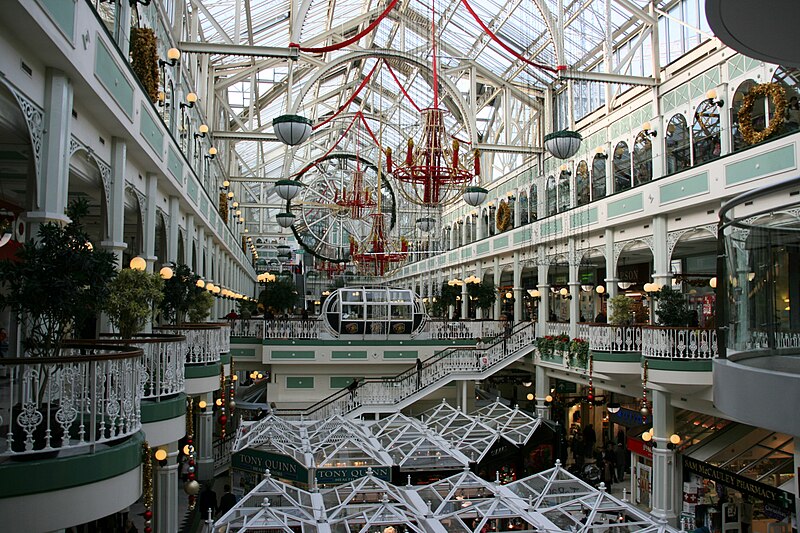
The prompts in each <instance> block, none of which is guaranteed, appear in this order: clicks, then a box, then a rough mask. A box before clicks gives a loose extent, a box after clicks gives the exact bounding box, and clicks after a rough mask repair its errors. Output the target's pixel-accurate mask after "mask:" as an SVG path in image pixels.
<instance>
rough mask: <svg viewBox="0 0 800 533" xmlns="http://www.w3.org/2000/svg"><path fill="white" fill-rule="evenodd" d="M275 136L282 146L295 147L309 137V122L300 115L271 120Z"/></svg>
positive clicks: (282, 116)
mask: <svg viewBox="0 0 800 533" xmlns="http://www.w3.org/2000/svg"><path fill="white" fill-rule="evenodd" d="M272 127H273V129H274V130H275V136H276V137H277V138H278V140H279V141H280V142H282V143H283V144H288V145H289V146H295V145H297V144H300V143H302V142H305V141H306V139H308V138H309V137H310V136H311V120H310V119H307V118H306V117H303V116H300V115H281V116H279V117H276V118H274V119H272Z"/></svg>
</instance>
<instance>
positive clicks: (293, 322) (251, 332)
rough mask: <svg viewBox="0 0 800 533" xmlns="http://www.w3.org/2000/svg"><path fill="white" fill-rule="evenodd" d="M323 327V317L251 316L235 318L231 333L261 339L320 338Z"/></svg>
mask: <svg viewBox="0 0 800 533" xmlns="http://www.w3.org/2000/svg"><path fill="white" fill-rule="evenodd" d="M321 329H322V319H319V318H313V319H308V320H303V319H300V318H296V319H295V318H287V319H283V318H281V319H269V320H265V319H263V318H250V319H236V320H234V321H233V322H232V324H231V335H233V336H238V337H256V338H259V339H318V338H319V334H320V331H321Z"/></svg>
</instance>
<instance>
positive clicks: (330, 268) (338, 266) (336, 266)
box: [314, 261, 347, 279]
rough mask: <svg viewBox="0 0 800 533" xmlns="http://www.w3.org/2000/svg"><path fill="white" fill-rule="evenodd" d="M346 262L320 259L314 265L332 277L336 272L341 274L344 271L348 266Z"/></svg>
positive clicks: (319, 270)
mask: <svg viewBox="0 0 800 533" xmlns="http://www.w3.org/2000/svg"><path fill="white" fill-rule="evenodd" d="M346 266H347V265H346V263H334V262H333V261H319V262H317V263H316V264H315V265H314V268H315V269H316V270H317V271H318V272H324V273H326V274H327V275H328V278H329V279H330V278H332V277H333V276H334V275H335V274H341V273H342V272H344V269H345V267H346Z"/></svg>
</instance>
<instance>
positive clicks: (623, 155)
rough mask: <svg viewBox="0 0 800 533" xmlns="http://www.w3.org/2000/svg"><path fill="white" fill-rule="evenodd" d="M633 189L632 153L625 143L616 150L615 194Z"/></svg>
mask: <svg viewBox="0 0 800 533" xmlns="http://www.w3.org/2000/svg"><path fill="white" fill-rule="evenodd" d="M630 188H631V152H630V150H628V145H627V144H626V143H625V142H620V143H618V144H617V146H616V147H615V148H614V192H615V193H616V192H620V191H626V190H628V189H630Z"/></svg>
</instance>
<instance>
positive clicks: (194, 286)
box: [159, 264, 206, 325]
mask: <svg viewBox="0 0 800 533" xmlns="http://www.w3.org/2000/svg"><path fill="white" fill-rule="evenodd" d="M198 280H200V276H198V275H197V274H195V273H193V272H192V271H191V269H190V268H189V267H188V266H186V265H183V264H181V265H177V266H176V267H175V269H174V271H173V274H172V277H171V278H170V279H168V280H166V281H164V299H163V300H162V301H161V305H160V306H159V309H160V310H161V317H162V319H164V320H166V321H168V322H170V323H171V324H173V325H180V324H182V323H183V322H184V320H185V319H186V314H187V313H188V312H189V308H190V307H191V306H192V301H193V300H194V299H195V298H197V297H198V296H199V295H200V294H206V291H205V290H204V289H203V288H202V287H199V286H198V283H197V282H198Z"/></svg>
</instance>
